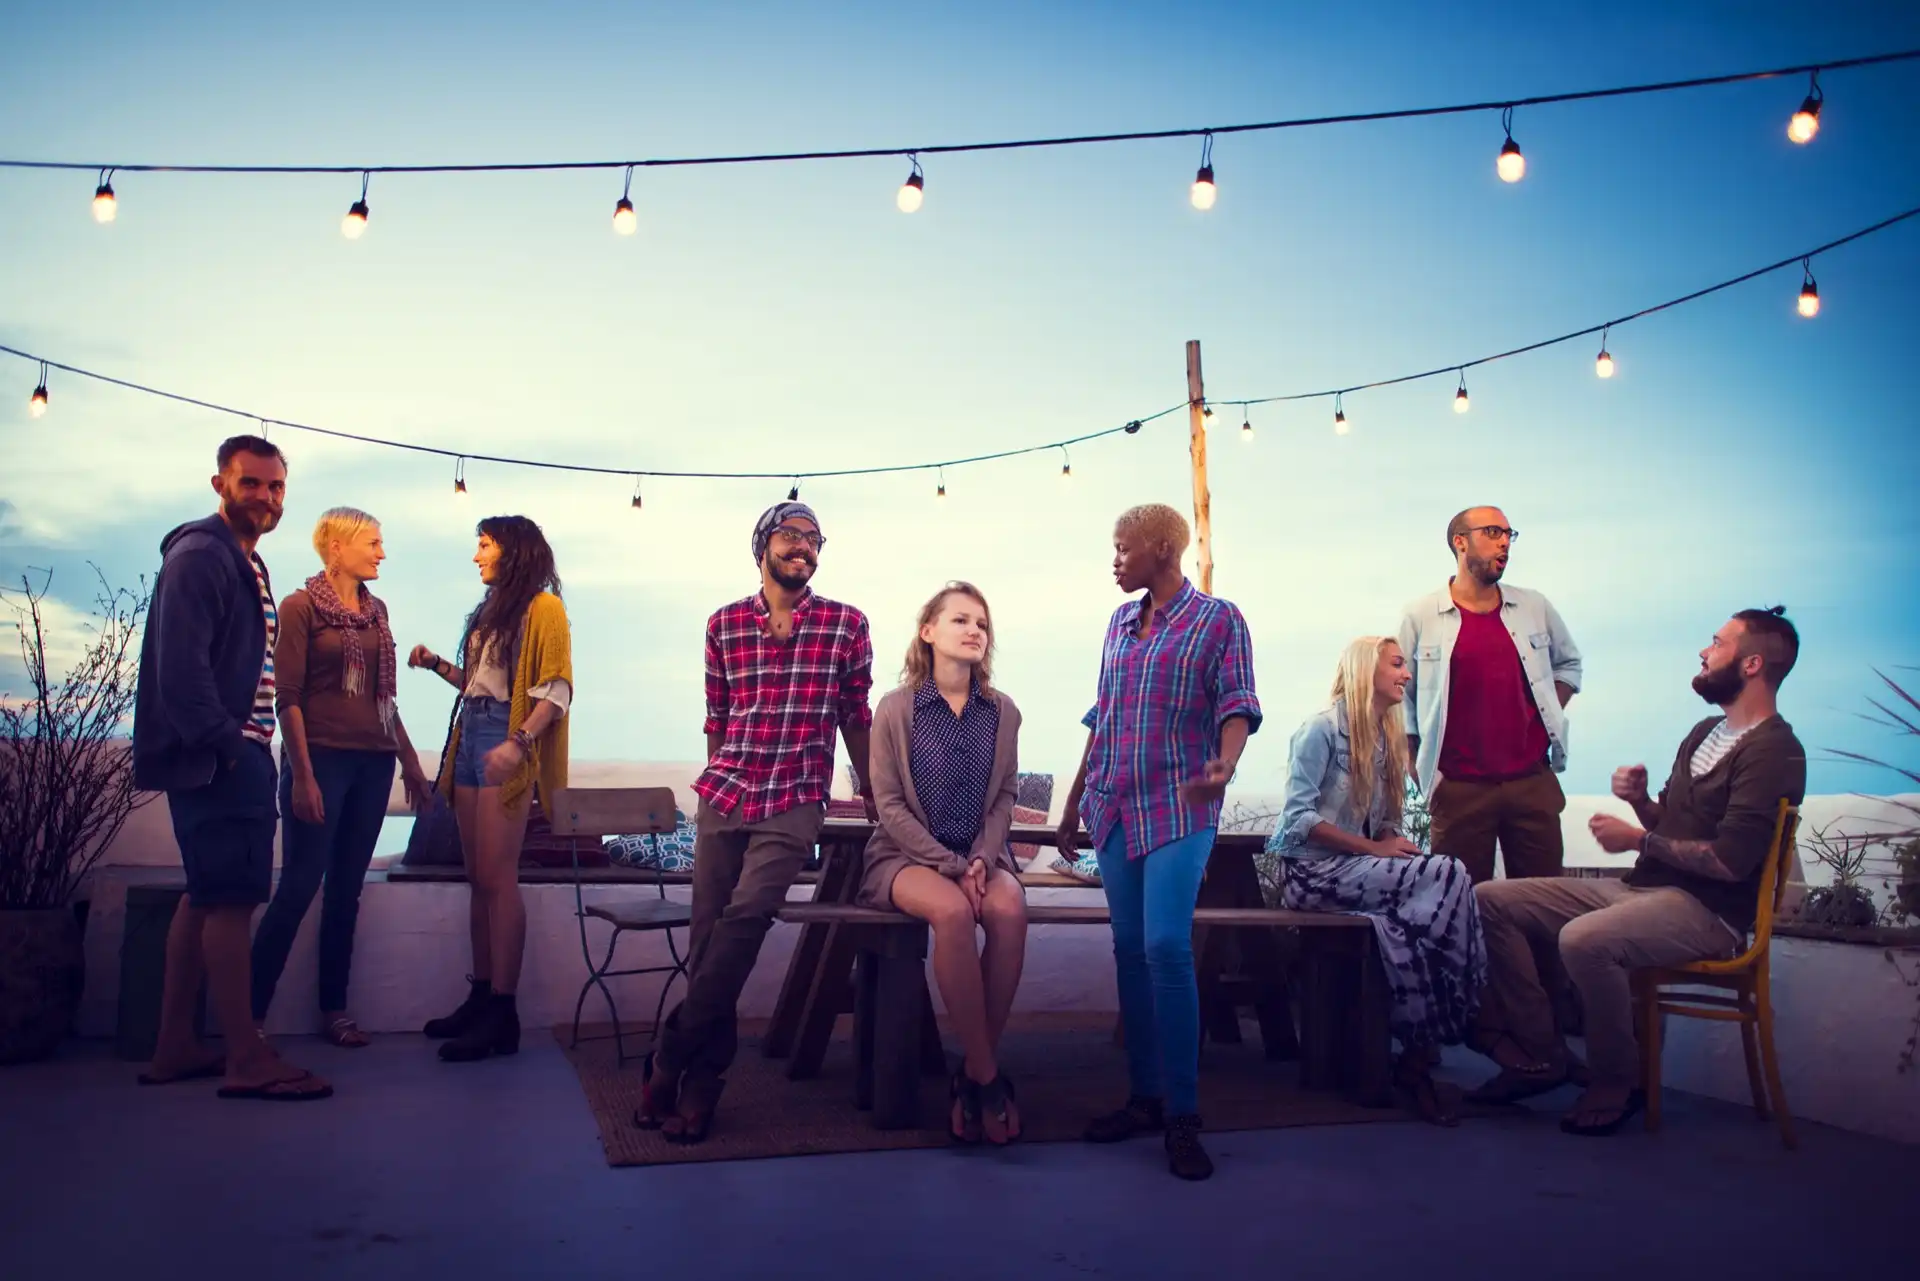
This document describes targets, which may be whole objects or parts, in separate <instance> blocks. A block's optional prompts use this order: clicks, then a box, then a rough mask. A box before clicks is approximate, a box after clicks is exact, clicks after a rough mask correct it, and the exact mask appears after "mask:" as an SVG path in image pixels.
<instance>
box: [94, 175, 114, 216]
mask: <svg viewBox="0 0 1920 1281" xmlns="http://www.w3.org/2000/svg"><path fill="white" fill-rule="evenodd" d="M119 214H120V202H119V201H118V200H116V199H115V198H114V195H113V170H111V169H102V170H101V171H100V185H99V186H97V187H95V188H94V189H93V220H94V221H95V222H97V223H101V224H103V225H104V224H106V223H109V222H112V221H113V220H114V219H115V218H117V217H118V216H119Z"/></svg>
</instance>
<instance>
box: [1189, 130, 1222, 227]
mask: <svg viewBox="0 0 1920 1281" xmlns="http://www.w3.org/2000/svg"><path fill="white" fill-rule="evenodd" d="M1219 195H1220V189H1219V188H1218V187H1216V186H1215V185H1214V182H1213V135H1212V134H1210V133H1209V134H1205V135H1203V136H1202V137H1201V140H1200V170H1199V172H1198V173H1196V174H1194V175H1193V189H1192V190H1191V191H1189V192H1188V193H1187V199H1189V200H1190V201H1192V202H1193V207H1194V208H1195V209H1200V210H1207V209H1211V208H1213V202H1214V201H1215V200H1216V199H1218V198H1219Z"/></svg>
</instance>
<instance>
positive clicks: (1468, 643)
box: [1440, 607, 1547, 783]
mask: <svg viewBox="0 0 1920 1281" xmlns="http://www.w3.org/2000/svg"><path fill="white" fill-rule="evenodd" d="M1448 684H1449V688H1448V692H1447V734H1446V738H1445V739H1443V740H1442V741H1441V744H1440V773H1441V774H1443V775H1445V776H1446V777H1447V778H1461V779H1473V780H1475V781H1477V782H1482V783H1498V782H1504V781H1506V780H1508V779H1514V778H1521V777H1524V776H1525V775H1527V774H1531V773H1532V772H1533V771H1534V770H1536V769H1538V768H1539V767H1540V763H1541V762H1542V761H1544V760H1545V759H1546V756H1547V727H1546V723H1545V722H1544V721H1542V720H1541V719H1540V709H1539V708H1538V707H1536V706H1534V702H1533V695H1532V693H1531V692H1530V691H1529V690H1528V688H1527V673H1526V669H1525V668H1524V667H1522V666H1521V664H1520V653H1519V651H1518V650H1516V649H1515V648H1514V644H1513V637H1512V636H1511V635H1510V634H1509V633H1508V632H1507V628H1506V624H1505V622H1504V621H1503V620H1502V618H1501V611H1500V610H1498V609H1496V610H1494V611H1493V612H1492V613H1490V614H1476V613H1474V612H1473V611H1472V610H1469V609H1466V608H1464V607H1463V608H1461V609H1460V638H1459V639H1458V640H1457V641H1456V642H1454V647H1453V663H1452V665H1451V667H1450V668H1449V670H1448Z"/></svg>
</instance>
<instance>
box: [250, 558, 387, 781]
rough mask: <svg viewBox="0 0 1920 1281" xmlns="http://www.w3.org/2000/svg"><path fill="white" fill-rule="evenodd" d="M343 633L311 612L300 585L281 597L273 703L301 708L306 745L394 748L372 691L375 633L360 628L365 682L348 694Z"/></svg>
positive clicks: (375, 675)
mask: <svg viewBox="0 0 1920 1281" xmlns="http://www.w3.org/2000/svg"><path fill="white" fill-rule="evenodd" d="M343 635H344V633H343V632H342V630H341V629H340V628H338V627H335V626H334V625H333V624H331V623H329V622H327V621H326V620H325V619H323V618H321V617H320V616H319V614H317V613H315V612H314V608H313V600H312V598H311V597H309V596H308V595H307V592H306V589H305V588H301V589H300V590H299V591H296V592H294V593H292V594H291V595H289V596H288V597H287V598H286V599H285V600H283V601H281V602H280V640H279V643H278V644H276V645H275V646H274V647H273V675H274V685H275V689H274V708H275V710H276V711H278V712H280V713H281V714H283V715H284V714H285V713H286V710H287V709H288V708H289V707H297V708H299V709H300V713H301V715H302V717H303V718H304V719H305V721H306V729H307V746H308V747H331V748H336V749H340V750H344V751H358V752H397V751H399V750H400V743H399V740H398V738H397V737H396V736H395V735H394V734H393V733H392V732H391V731H389V730H387V729H383V728H382V727H381V725H380V708H379V702H378V697H377V695H376V694H375V687H376V686H377V685H378V683H379V671H380V654H379V649H378V646H379V644H380V633H379V632H377V631H375V630H374V629H373V628H371V627H367V628H362V629H361V631H360V648H361V652H362V655H363V657H364V661H365V664H366V670H367V676H366V682H365V686H366V687H365V688H364V689H362V690H361V691H360V692H359V693H358V694H351V695H350V694H348V693H347V692H346V690H345V689H344V688H343V686H344V684H345V681H346V658H345V650H344V646H343V642H342V636H343Z"/></svg>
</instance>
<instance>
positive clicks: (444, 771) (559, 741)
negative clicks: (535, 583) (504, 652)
mask: <svg viewBox="0 0 1920 1281" xmlns="http://www.w3.org/2000/svg"><path fill="white" fill-rule="evenodd" d="M548 681H565V682H567V685H568V686H569V687H571V686H572V685H573V633H572V630H571V629H570V628H569V626H568V624H567V608H566V606H565V605H562V604H561V603H560V598H559V597H558V596H555V595H554V594H553V593H551V592H541V593H540V594H539V595H538V596H536V597H534V598H533V604H531V605H529V606H528V607H527V618H526V634H525V636H524V637H523V638H522V640H521V642H520V662H519V664H518V665H517V666H516V667H515V668H514V672H513V697H512V700H511V702H510V703H509V704H508V713H507V717H508V719H507V724H508V726H509V727H518V726H520V725H524V724H525V723H526V720H527V715H528V712H529V710H530V700H529V699H528V698H527V691H528V690H530V689H532V688H533V687H534V686H536V685H544V684H545V683H547V682H548ZM571 719H572V706H571V704H569V706H568V712H567V715H564V716H562V717H561V718H560V719H559V720H557V721H555V722H554V723H553V724H551V725H549V726H547V730H546V733H544V734H542V735H541V736H540V737H539V738H537V739H535V740H534V741H533V751H532V753H531V754H530V755H528V757H527V758H526V759H525V760H523V761H521V762H520V768H519V769H517V770H515V771H514V773H513V774H512V776H511V777H509V778H508V779H507V781H506V782H505V783H503V784H501V787H500V800H501V803H502V804H504V805H507V806H512V805H514V804H515V803H516V802H517V801H519V799H520V798H521V797H522V796H524V795H526V792H527V788H528V787H530V786H534V787H537V789H538V790H537V792H536V793H535V794H536V795H537V796H539V798H540V806H541V808H542V809H544V810H548V811H551V810H552V809H553V797H554V793H556V792H558V791H559V790H560V789H561V788H563V787H565V786H566V785H567V723H568V721H570V720H571ZM459 750H460V721H459V718H458V717H456V718H455V719H454V724H453V731H452V733H450V734H448V736H447V747H446V750H445V751H444V752H443V753H442V754H441V756H440V778H439V781H438V783H437V784H436V787H437V790H438V791H439V793H440V795H442V796H444V797H446V798H447V799H449V800H451V799H452V798H453V762H454V756H455V753H457V752H458V751H459Z"/></svg>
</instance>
